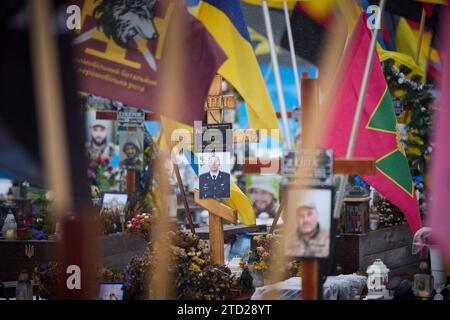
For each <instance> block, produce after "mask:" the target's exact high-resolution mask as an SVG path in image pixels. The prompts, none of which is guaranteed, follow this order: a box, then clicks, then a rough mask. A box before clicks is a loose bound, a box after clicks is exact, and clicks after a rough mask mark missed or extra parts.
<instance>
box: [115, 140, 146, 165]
mask: <svg viewBox="0 0 450 320" xmlns="http://www.w3.org/2000/svg"><path fill="white" fill-rule="evenodd" d="M143 141H144V136H143V134H142V133H141V132H120V133H119V142H120V166H121V167H122V168H125V169H133V170H141V169H142V165H143V157H144V154H143V150H142V149H143Z"/></svg>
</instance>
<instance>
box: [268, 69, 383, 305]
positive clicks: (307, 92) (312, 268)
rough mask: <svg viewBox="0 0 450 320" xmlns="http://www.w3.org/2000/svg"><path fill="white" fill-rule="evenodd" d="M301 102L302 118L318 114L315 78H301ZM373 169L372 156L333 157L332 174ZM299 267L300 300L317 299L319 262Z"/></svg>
mask: <svg viewBox="0 0 450 320" xmlns="http://www.w3.org/2000/svg"><path fill="white" fill-rule="evenodd" d="M302 102H303V104H302V109H303V111H302V114H303V119H313V118H314V117H317V116H318V115H317V112H318V82H317V79H308V78H302ZM308 113H309V114H308ZM307 125H308V124H305V127H306V126H307ZM308 132H310V130H305V134H308ZM304 140H306V141H308V140H309V139H308V137H305V136H304ZM375 170H376V169H375V159H372V158H352V159H333V174H344V175H360V174H375ZM342 192H344V191H342ZM285 196H286V195H285ZM286 202H287V200H286V198H285V197H284V198H283V201H282V202H281V204H280V207H279V208H278V211H277V213H276V215H275V217H274V221H273V224H272V226H271V228H270V231H269V233H273V232H274V230H275V227H276V224H277V223H278V219H279V218H280V215H281V212H282V211H283V209H284V207H285V206H286ZM301 267H302V290H301V295H302V300H317V299H318V298H319V262H318V260H316V259H313V260H302V262H301Z"/></svg>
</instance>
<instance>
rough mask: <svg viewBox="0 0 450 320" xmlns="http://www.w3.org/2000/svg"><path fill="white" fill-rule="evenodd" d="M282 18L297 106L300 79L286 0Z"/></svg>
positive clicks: (299, 95) (299, 96) (299, 97)
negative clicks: (284, 24)
mask: <svg viewBox="0 0 450 320" xmlns="http://www.w3.org/2000/svg"><path fill="white" fill-rule="evenodd" d="M283 9H284V18H285V19H286V31H287V35H288V40H289V51H290V53H291V60H292V69H293V70H294V81H295V92H296V93H297V101H298V106H299V107H300V104H301V93H300V79H299V76H298V67H297V59H296V57H295V48H294V40H293V38H292V28H291V21H290V20H289V10H288V5H287V1H286V0H285V1H283Z"/></svg>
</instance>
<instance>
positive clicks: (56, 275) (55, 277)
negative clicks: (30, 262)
mask: <svg viewBox="0 0 450 320" xmlns="http://www.w3.org/2000/svg"><path fill="white" fill-rule="evenodd" d="M61 279H62V267H61V264H60V263H58V262H49V263H48V264H43V265H40V266H36V267H35V268H34V270H33V281H34V282H35V283H36V284H37V285H38V291H37V294H38V295H39V296H40V297H42V298H44V299H51V298H52V297H54V296H55V294H56V286H57V284H58V282H60V281H61Z"/></svg>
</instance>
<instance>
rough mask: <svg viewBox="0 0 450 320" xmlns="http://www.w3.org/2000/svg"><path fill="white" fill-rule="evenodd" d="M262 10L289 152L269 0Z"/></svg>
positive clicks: (286, 119) (287, 130) (264, 2)
mask: <svg viewBox="0 0 450 320" xmlns="http://www.w3.org/2000/svg"><path fill="white" fill-rule="evenodd" d="M262 8H263V14H264V22H265V24H266V30H267V38H268V39H269V48H270V58H271V60H272V64H273V71H274V74H275V83H276V86H277V96H278V102H279V103H280V111H281V119H282V122H283V127H284V134H285V138H286V145H287V147H288V149H289V150H292V143H291V134H290V132H289V124H288V117H287V112H286V103H285V101H284V95H283V88H282V84H281V77H280V67H279V65H278V58H277V54H276V51H275V42H274V40H273V33H272V24H271V22H270V14H269V7H268V6H267V0H263V1H262Z"/></svg>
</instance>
